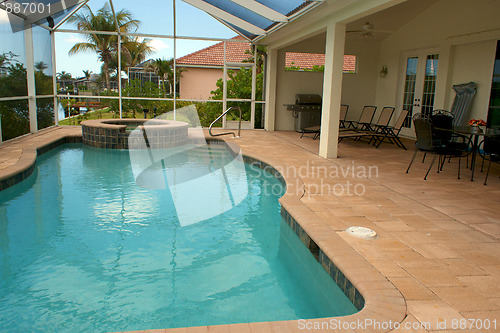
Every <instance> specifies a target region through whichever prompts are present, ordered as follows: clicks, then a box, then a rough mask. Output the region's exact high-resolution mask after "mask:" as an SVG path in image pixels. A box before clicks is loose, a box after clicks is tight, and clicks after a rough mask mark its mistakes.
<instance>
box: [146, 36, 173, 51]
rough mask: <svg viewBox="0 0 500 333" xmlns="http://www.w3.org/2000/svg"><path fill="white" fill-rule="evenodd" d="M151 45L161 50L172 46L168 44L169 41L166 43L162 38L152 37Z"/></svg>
mask: <svg viewBox="0 0 500 333" xmlns="http://www.w3.org/2000/svg"><path fill="white" fill-rule="evenodd" d="M149 45H150V46H151V47H153V48H154V49H155V50H157V51H160V50H163V49H167V48H169V47H170V45H168V44H167V43H165V42H164V41H163V40H161V39H155V38H154V39H152V40H151V41H150V42H149Z"/></svg>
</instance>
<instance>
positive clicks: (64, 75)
mask: <svg viewBox="0 0 500 333" xmlns="http://www.w3.org/2000/svg"><path fill="white" fill-rule="evenodd" d="M56 77H57V78H58V79H59V80H61V81H68V80H71V79H72V78H73V77H72V76H71V73H68V72H66V71H61V72H59V73H57V74H56Z"/></svg>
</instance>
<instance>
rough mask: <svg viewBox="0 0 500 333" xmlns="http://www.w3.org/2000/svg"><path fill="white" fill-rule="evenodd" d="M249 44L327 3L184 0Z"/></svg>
mask: <svg viewBox="0 0 500 333" xmlns="http://www.w3.org/2000/svg"><path fill="white" fill-rule="evenodd" d="M183 1H184V2H186V3H188V4H190V5H192V6H194V7H196V8H198V9H200V10H203V11H204V12H206V13H208V14H210V15H211V16H213V17H214V18H216V19H217V20H219V21H220V22H222V23H223V24H224V25H226V26H227V27H229V28H230V29H232V30H233V31H235V32H236V33H238V34H239V35H241V36H243V37H244V38H246V39H247V40H248V41H250V42H254V41H257V40H258V39H260V38H263V37H265V36H266V35H267V34H268V33H270V32H272V31H275V30H277V29H279V28H281V27H283V26H285V25H286V24H288V23H289V22H290V21H292V20H294V19H296V18H298V17H300V16H301V15H303V14H305V13H306V12H308V11H309V10H311V9H313V8H315V7H317V6H319V5H321V4H322V3H324V2H325V0H308V1H304V0H290V1H283V0H258V1H257V0H183Z"/></svg>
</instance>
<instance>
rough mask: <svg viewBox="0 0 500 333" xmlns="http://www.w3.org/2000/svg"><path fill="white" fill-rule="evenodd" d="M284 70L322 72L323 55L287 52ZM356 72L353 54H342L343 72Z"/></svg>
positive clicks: (323, 68) (355, 60)
mask: <svg viewBox="0 0 500 333" xmlns="http://www.w3.org/2000/svg"><path fill="white" fill-rule="evenodd" d="M285 70H286V71H295V72H323V71H324V70H325V55H324V54H322V53H301V52H287V53H286V54H285ZM356 72H357V59H356V56H355V55H344V73H349V74H354V73H356Z"/></svg>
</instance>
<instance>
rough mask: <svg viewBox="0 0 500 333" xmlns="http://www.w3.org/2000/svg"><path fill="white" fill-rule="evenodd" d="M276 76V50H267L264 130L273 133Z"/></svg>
mask: <svg viewBox="0 0 500 333" xmlns="http://www.w3.org/2000/svg"><path fill="white" fill-rule="evenodd" d="M277 76H278V50H276V49H270V48H268V49H267V60H266V110H265V123H264V129H265V130H266V131H274V130H275V124H276V80H277Z"/></svg>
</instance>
